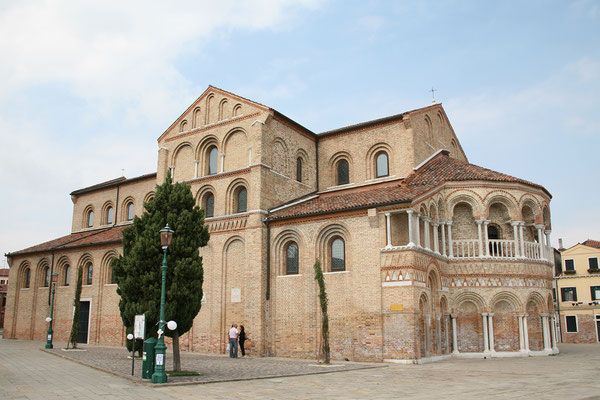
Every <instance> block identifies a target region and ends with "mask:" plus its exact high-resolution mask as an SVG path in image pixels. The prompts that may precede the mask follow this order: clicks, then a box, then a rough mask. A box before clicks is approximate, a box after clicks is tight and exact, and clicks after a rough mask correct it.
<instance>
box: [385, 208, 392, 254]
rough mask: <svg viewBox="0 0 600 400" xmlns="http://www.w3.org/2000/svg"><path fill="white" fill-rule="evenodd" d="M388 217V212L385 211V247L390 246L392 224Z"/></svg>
mask: <svg viewBox="0 0 600 400" xmlns="http://www.w3.org/2000/svg"><path fill="white" fill-rule="evenodd" d="M390 219H391V218H390V213H389V212H387V213H385V234H386V238H387V244H386V247H392V226H391V222H390Z"/></svg>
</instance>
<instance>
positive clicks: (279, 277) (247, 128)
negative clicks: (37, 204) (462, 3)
mask: <svg viewBox="0 0 600 400" xmlns="http://www.w3.org/2000/svg"><path fill="white" fill-rule="evenodd" d="M169 170H170V171H171V173H172V174H173V176H174V180H175V181H185V182H187V183H189V184H190V185H191V189H192V192H193V194H194V196H195V197H196V199H197V204H198V205H199V206H200V208H202V209H204V210H205V215H206V221H205V222H206V224H207V226H208V228H209V232H210V235H211V237H210V241H209V243H208V245H207V246H206V247H204V248H201V249H200V254H201V255H202V257H203V260H204V268H205V275H204V276H205V279H204V287H203V291H204V294H205V296H204V298H203V300H202V302H203V304H202V308H201V310H200V312H199V313H198V315H197V317H196V319H195V321H194V326H193V328H192V329H191V330H190V331H189V332H188V333H187V334H185V335H184V336H183V337H181V338H180V343H181V346H182V348H183V349H187V350H190V351H209V352H215V353H220V352H224V350H225V347H226V344H227V343H226V342H225V340H226V338H225V332H226V329H227V328H228V327H229V326H230V325H231V323H233V322H236V323H238V324H243V325H245V327H246V331H247V332H248V336H249V338H250V342H249V344H250V350H249V354H251V355H252V354H254V355H259V356H284V357H288V356H289V357H302V358H314V357H315V356H316V354H317V352H318V349H319V344H320V343H319V341H320V308H319V302H318V298H317V285H316V282H315V280H314V273H313V264H314V262H315V259H319V260H320V261H321V263H322V265H323V268H324V271H325V282H326V285H327V293H328V296H329V316H330V332H331V333H330V334H331V339H330V340H331V350H332V357H333V359H344V358H347V359H350V360H355V361H384V360H385V361H396V362H426V361H433V360H437V359H441V358H445V357H451V356H456V357H484V356H487V357H489V356H491V357H495V356H498V357H501V356H525V355H547V354H552V353H556V352H557V351H558V349H557V347H556V343H555V339H554V338H555V337H556V335H555V328H554V327H555V323H554V306H553V300H552V277H553V261H552V257H553V252H552V250H551V247H550V229H551V222H550V208H549V203H550V199H551V195H550V193H548V191H547V190H546V189H545V188H544V187H542V186H540V185H538V184H535V183H531V182H528V181H525V180H523V179H519V178H515V177H512V176H509V175H505V174H502V173H499V172H495V171H492V170H489V169H485V168H482V167H479V166H476V165H473V164H470V163H469V162H468V160H467V157H466V155H465V153H464V152H463V150H462V147H461V145H460V143H459V140H458V138H457V137H456V135H455V133H454V130H453V129H452V126H451V125H450V122H449V120H448V117H447V115H446V113H445V112H444V109H443V108H442V106H441V105H440V104H432V105H431V106H428V107H424V108H420V109H416V110H413V111H409V112H405V113H402V114H397V115H392V116H389V117H386V118H381V119H377V120H373V121H369V122H363V123H359V124H356V125H351V126H347V127H344V128H340V129H335V130H332V131H328V132H323V133H319V134H316V133H314V132H312V131H310V130H309V129H307V128H305V127H304V126H302V125H300V124H298V123H297V122H295V121H293V120H291V119H290V118H288V117H286V116H285V115H282V114H281V113H279V112H277V111H276V110H274V109H272V108H269V107H267V106H264V105H262V104H259V103H256V102H254V101H250V100H248V99H245V98H242V97H240V96H237V95H235V94H233V93H229V92H226V91H224V90H221V89H218V88H215V87H212V86H209V87H208V89H207V90H206V91H205V92H204V93H203V94H202V95H201V96H200V97H199V98H198V99H197V100H196V101H195V102H194V103H193V104H192V105H191V106H190V107H189V108H188V109H187V110H185V111H184V112H183V113H182V115H181V116H180V117H179V118H178V119H177V120H176V121H175V122H174V123H173V124H172V125H171V126H170V127H169V128H168V129H167V130H166V131H165V132H164V133H163V134H162V135H161V136H160V137H159V138H158V165H157V170H156V172H153V173H151V174H147V175H143V176H140V177H137V178H132V179H126V178H124V177H122V178H118V179H114V180H111V181H108V182H103V183H100V184H97V185H94V186H91V187H87V188H83V189H79V190H75V191H74V192H72V193H71V199H72V201H73V204H74V207H73V225H72V233H71V234H70V235H68V236H65V237H61V238H58V239H55V240H52V241H49V242H46V243H43V244H40V245H37V246H33V247H30V248H27V249H24V250H20V251H15V252H12V253H10V254H8V255H7V256H8V260H9V264H10V282H11V284H10V286H9V290H8V302H7V308H6V316H5V324H4V337H6V338H20V339H32V340H44V339H45V334H46V330H47V323H46V322H45V318H46V317H47V316H48V315H49V298H50V293H49V286H50V285H49V281H50V274H51V272H54V271H56V272H58V274H59V281H58V284H57V288H56V300H55V308H54V316H55V319H54V321H55V322H54V332H55V340H56V341H63V342H64V341H66V340H67V337H68V334H69V332H70V327H71V319H72V315H73V304H72V303H73V297H74V291H75V281H76V271H77V267H78V266H82V267H83V271H84V274H83V289H82V295H81V303H82V304H81V305H82V311H81V324H82V325H81V326H82V332H81V335H80V342H82V343H92V344H103V345H115V346H119V345H123V344H124V342H125V332H124V328H123V324H122V322H121V317H120V315H119V309H118V301H119V298H118V295H117V294H116V284H115V283H114V280H113V277H112V272H111V268H110V260H111V258H113V257H115V256H117V255H118V254H120V253H121V252H122V245H121V233H122V230H123V229H125V228H126V227H127V226H128V225H129V224H131V221H132V220H133V217H134V215H140V214H141V213H143V212H144V209H143V205H144V202H145V201H147V200H149V199H150V198H152V196H153V193H154V190H155V186H156V185H157V184H160V183H162V182H163V181H164V179H165V176H166V174H167V171H169ZM175 234H177V233H175ZM157 268H159V266H158V265H157ZM167 301H168V299H167Z"/></svg>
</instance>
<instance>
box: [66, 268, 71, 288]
mask: <svg viewBox="0 0 600 400" xmlns="http://www.w3.org/2000/svg"><path fill="white" fill-rule="evenodd" d="M70 274H71V267H69V266H68V265H66V266H65V281H64V282H65V286H69V282H70V280H71V278H70Z"/></svg>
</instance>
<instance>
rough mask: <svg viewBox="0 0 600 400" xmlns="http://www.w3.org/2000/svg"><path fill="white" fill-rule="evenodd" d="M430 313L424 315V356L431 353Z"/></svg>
mask: <svg viewBox="0 0 600 400" xmlns="http://www.w3.org/2000/svg"><path fill="white" fill-rule="evenodd" d="M430 349H431V314H426V315H425V356H429V355H430V354H431V351H430Z"/></svg>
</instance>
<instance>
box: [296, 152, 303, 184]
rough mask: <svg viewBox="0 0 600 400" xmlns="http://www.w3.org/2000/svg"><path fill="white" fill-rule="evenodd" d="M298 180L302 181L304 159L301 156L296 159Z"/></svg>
mask: <svg viewBox="0 0 600 400" xmlns="http://www.w3.org/2000/svg"><path fill="white" fill-rule="evenodd" d="M296 180H297V181H298V182H302V159H301V158H300V157H298V158H297V159H296Z"/></svg>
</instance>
